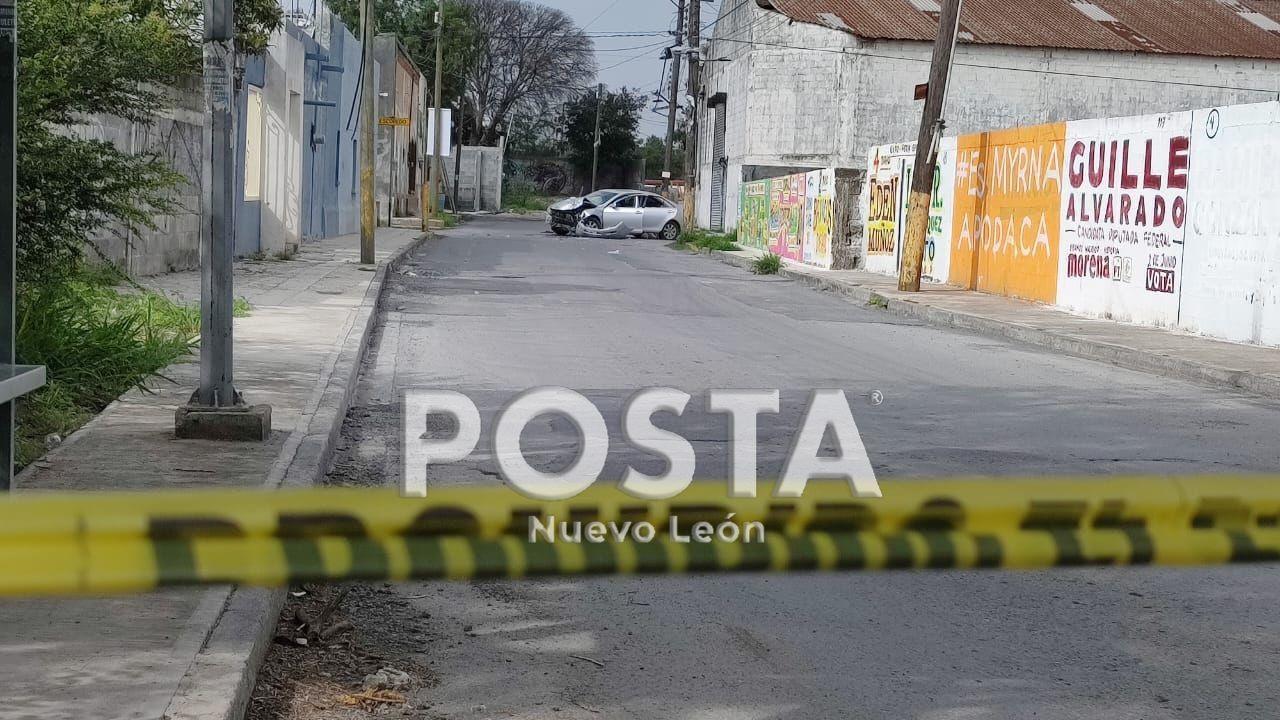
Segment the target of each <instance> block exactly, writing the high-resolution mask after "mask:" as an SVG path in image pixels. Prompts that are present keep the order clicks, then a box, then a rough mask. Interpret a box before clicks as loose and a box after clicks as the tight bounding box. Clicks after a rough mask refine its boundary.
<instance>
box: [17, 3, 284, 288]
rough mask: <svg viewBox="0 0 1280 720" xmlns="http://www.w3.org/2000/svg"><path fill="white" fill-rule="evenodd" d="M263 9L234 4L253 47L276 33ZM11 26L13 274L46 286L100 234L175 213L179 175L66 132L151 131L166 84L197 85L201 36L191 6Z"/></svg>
mask: <svg viewBox="0 0 1280 720" xmlns="http://www.w3.org/2000/svg"><path fill="white" fill-rule="evenodd" d="M271 3H273V0H248V1H246V0H241V1H240V2H237V3H236V9H237V11H239V12H241V13H247V14H243V15H241V16H240V21H239V22H238V27H240V28H241V30H242V33H241V39H242V40H243V41H244V42H245V43H246V44H247V45H249V46H250V47H252V46H253V45H254V43H256V42H258V40H259V39H262V38H266V37H269V36H270V34H271V32H272V31H274V30H275V29H276V28H277V27H279V23H280V18H281V14H280V13H279V8H278V7H276V9H275V12H272V11H271V8H270V7H268V6H269V5H270V4H271ZM244 18H256V19H252V20H246V19H244ZM197 20H198V18H197ZM18 26H19V28H20V30H21V33H20V36H19V44H18V52H19V62H20V63H21V75H20V78H19V82H18V129H17V130H18V152H17V156H18V168H17V170H18V202H17V206H18V211H17V225H18V234H17V243H16V244H17V253H18V268H17V270H18V276H19V280H22V281H46V282H47V281H52V280H56V279H58V278H59V277H64V276H66V275H68V274H70V273H72V272H74V271H75V269H76V267H77V265H78V263H79V261H80V259H81V257H82V255H83V252H84V248H85V240H86V238H87V237H88V236H89V235H91V234H92V233H94V232H95V231H97V230H98V229H99V228H101V227H102V226H103V225H104V224H109V223H111V222H115V223H118V224H119V225H121V226H123V227H124V228H125V229H126V230H136V229H139V228H141V227H154V221H153V220H152V218H153V217H154V216H155V215H157V214H162V213H165V212H168V211H170V210H172V209H173V205H172V202H171V200H170V199H169V198H170V195H171V191H172V189H173V187H174V186H175V184H177V183H179V182H182V177H181V176H180V175H178V174H177V173H175V172H174V171H173V170H172V169H171V168H170V167H169V166H168V165H167V164H166V163H165V161H164V160H163V159H162V158H160V157H157V156H155V155H147V154H142V155H133V154H130V153H127V152H124V151H121V150H119V149H117V148H116V147H115V146H113V145H111V144H110V143H108V142H103V141H98V140H88V139H84V138H81V137H78V136H76V135H75V134H74V132H73V130H72V128H73V127H74V126H75V125H76V123H77V122H80V121H81V119H82V118H83V117H85V116H89V115H93V114H98V113H102V114H107V115H114V116H117V117H121V118H125V119H128V120H133V121H137V122H143V123H145V122H147V121H149V120H150V119H151V118H152V117H154V115H155V114H156V113H157V112H158V111H159V110H161V109H163V108H164V107H166V106H168V105H169V104H170V103H169V102H168V93H169V92H170V91H169V90H167V89H166V87H165V86H166V85H181V84H184V83H185V84H187V85H191V84H192V83H193V82H195V80H196V78H198V77H199V71H200V63H199V60H200V46H199V42H200V38H199V36H198V34H195V33H193V31H192V29H193V27H195V25H193V22H192V15H191V6H190V5H185V4H184V3H180V2H167V1H165V0H20V2H19V3H18ZM262 46H263V47H265V41H264V42H263V44H262Z"/></svg>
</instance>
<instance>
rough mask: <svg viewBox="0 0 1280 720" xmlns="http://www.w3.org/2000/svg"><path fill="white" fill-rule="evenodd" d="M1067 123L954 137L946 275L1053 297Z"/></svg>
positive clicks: (1001, 290)
mask: <svg viewBox="0 0 1280 720" xmlns="http://www.w3.org/2000/svg"><path fill="white" fill-rule="evenodd" d="M1065 136H1066V125H1065V123H1054V124H1050V125H1037V126H1034V127H1027V128H1016V129H1012V130H997V131H992V132H986V133H978V134H973V135H963V136H961V137H960V138H958V140H957V149H956V160H955V209H954V212H953V218H952V223H953V233H952V243H951V266H950V268H949V277H950V280H951V282H953V283H955V284H957V285H961V286H964V287H968V288H970V289H973V290H979V291H982V292H990V293H996V294H999V295H1008V296H1011V297H1017V298H1023V299H1026V300H1037V301H1040V302H1045V303H1052V302H1054V301H1055V300H1056V299H1057V285H1058V243H1059V228H1060V225H1061V219H1062V211H1061V205H1062V194H1063V191H1062V185H1063V184H1062V167H1063V166H1062V160H1063V158H1062V148H1063V140H1064V139H1065Z"/></svg>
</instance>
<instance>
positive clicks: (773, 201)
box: [769, 174, 805, 262]
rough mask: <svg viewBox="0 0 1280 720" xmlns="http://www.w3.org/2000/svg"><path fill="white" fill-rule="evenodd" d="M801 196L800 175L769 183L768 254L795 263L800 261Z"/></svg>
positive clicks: (802, 208)
mask: <svg viewBox="0 0 1280 720" xmlns="http://www.w3.org/2000/svg"><path fill="white" fill-rule="evenodd" d="M804 193H805V176H804V175H803V174H797V175H786V176H783V177H778V178H773V179H772V180H770V181H769V250H770V251H771V252H774V253H776V254H778V255H781V256H782V257H784V258H786V259H787V260H794V261H796V262H801V261H802V260H803V258H804V252H803V249H802V246H803V244H804V205H805V200H804Z"/></svg>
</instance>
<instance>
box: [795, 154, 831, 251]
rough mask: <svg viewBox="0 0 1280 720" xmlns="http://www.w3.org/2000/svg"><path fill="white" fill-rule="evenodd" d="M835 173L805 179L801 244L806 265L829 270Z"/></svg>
mask: <svg viewBox="0 0 1280 720" xmlns="http://www.w3.org/2000/svg"><path fill="white" fill-rule="evenodd" d="M835 204H836V171H835V170H834V169H828V170H814V171H813V172H810V173H807V174H806V175H805V191H804V244H803V248H804V250H803V253H802V254H803V257H802V258H801V259H802V260H803V262H804V263H805V264H806V265H814V266H816V267H820V268H830V267H831V260H832V257H831V233H832V230H833V229H834V227H835Z"/></svg>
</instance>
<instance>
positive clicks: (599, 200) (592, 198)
mask: <svg viewBox="0 0 1280 720" xmlns="http://www.w3.org/2000/svg"><path fill="white" fill-rule="evenodd" d="M616 197H618V193H616V192H613V191H612V190H601V191H599V192H593V193H591V194H590V195H588V196H586V197H584V198H583V200H585V201H587V202H589V203H591V204H592V205H594V206H596V207H600V206H601V205H603V204H605V203H607V202H609V201H610V200H612V199H614V198H616Z"/></svg>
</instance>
